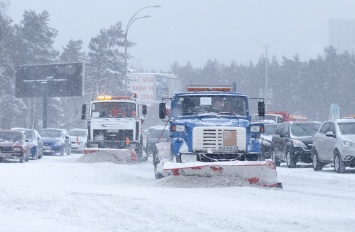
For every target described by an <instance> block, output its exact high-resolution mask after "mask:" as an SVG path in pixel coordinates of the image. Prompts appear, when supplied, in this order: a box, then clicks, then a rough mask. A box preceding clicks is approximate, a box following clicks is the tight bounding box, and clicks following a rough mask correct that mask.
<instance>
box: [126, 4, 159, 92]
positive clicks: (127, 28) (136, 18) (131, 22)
mask: <svg viewBox="0 0 355 232" xmlns="http://www.w3.org/2000/svg"><path fill="white" fill-rule="evenodd" d="M158 7H161V6H160V5H154V6H146V7H143V8H141V9H139V10H138V11H137V12H136V13H134V14H133V15H132V17H131V18H130V20H129V21H128V23H127V26H126V32H125V34H124V66H125V75H124V87H125V91H127V79H128V63H127V47H128V46H127V34H128V30H129V28H130V26H131V25H132V24H133V23H134V22H135V21H137V20H138V19H145V18H150V17H151V16H150V15H145V16H141V17H140V16H138V17H137V14H138V13H139V12H140V11H142V10H144V9H147V8H158Z"/></svg>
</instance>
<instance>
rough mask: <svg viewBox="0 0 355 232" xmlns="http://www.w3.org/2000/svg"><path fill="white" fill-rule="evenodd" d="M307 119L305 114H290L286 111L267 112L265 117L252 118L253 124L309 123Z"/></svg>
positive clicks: (256, 116) (254, 116)
mask: <svg viewBox="0 0 355 232" xmlns="http://www.w3.org/2000/svg"><path fill="white" fill-rule="evenodd" d="M307 120H308V119H307V117H306V116H305V115H303V114H290V113H288V112H286V111H266V112H265V116H258V115H257V114H254V115H253V116H252V122H265V123H272V122H275V123H281V122H290V121H307Z"/></svg>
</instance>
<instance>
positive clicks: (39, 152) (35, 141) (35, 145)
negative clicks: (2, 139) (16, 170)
mask: <svg viewBox="0 0 355 232" xmlns="http://www.w3.org/2000/svg"><path fill="white" fill-rule="evenodd" d="M11 130H20V131H23V132H25V135H26V138H27V139H28V142H29V143H30V146H31V147H30V156H31V158H32V159H34V160H36V159H41V158H42V157H43V141H42V138H41V135H40V134H39V132H38V131H37V130H32V129H27V128H11Z"/></svg>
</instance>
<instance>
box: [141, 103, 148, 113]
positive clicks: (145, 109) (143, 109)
mask: <svg viewBox="0 0 355 232" xmlns="http://www.w3.org/2000/svg"><path fill="white" fill-rule="evenodd" d="M142 114H143V115H146V114H147V105H142Z"/></svg>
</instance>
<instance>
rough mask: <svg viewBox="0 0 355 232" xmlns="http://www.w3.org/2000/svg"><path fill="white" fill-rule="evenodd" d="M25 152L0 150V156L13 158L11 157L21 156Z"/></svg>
mask: <svg viewBox="0 0 355 232" xmlns="http://www.w3.org/2000/svg"><path fill="white" fill-rule="evenodd" d="M22 156H23V153H19V152H8V153H7V152H0V158H3V159H11V158H21V157H22Z"/></svg>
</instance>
